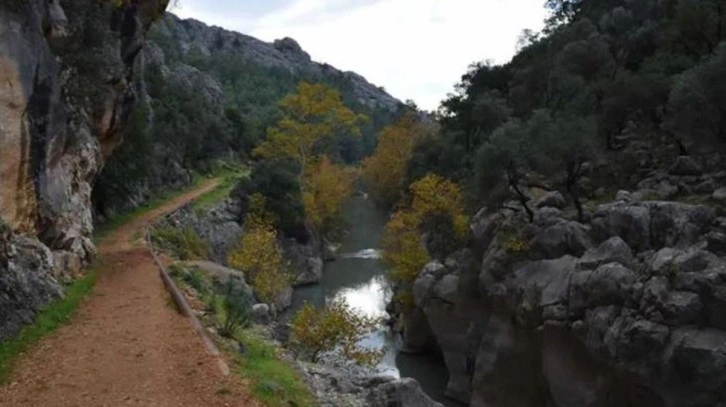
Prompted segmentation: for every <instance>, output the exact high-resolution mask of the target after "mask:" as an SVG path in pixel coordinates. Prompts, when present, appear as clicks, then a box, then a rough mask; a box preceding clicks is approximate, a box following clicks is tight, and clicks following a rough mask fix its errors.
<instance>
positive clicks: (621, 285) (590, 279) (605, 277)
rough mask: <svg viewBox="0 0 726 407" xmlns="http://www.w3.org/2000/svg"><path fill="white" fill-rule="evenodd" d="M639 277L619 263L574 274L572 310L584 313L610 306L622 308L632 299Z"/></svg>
mask: <svg viewBox="0 0 726 407" xmlns="http://www.w3.org/2000/svg"><path fill="white" fill-rule="evenodd" d="M637 281H638V277H637V275H636V274H635V273H634V272H633V271H632V270H630V269H628V268H626V267H624V266H623V265H621V264H618V263H609V264H603V265H602V266H599V267H598V268H597V269H596V270H594V271H589V270H588V271H580V272H575V273H573V274H572V279H571V281H570V290H569V304H570V309H572V310H574V311H584V310H585V309H587V308H595V307H602V306H608V305H617V306H622V305H626V303H627V302H628V301H629V300H630V299H631V298H632V290H633V286H634V285H635V282H637Z"/></svg>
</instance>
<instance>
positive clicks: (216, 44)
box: [158, 13, 401, 112]
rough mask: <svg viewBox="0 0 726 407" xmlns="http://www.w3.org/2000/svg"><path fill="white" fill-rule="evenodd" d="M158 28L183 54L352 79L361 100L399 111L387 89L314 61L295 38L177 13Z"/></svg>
mask: <svg viewBox="0 0 726 407" xmlns="http://www.w3.org/2000/svg"><path fill="white" fill-rule="evenodd" d="M158 31H159V33H160V35H161V36H163V37H166V38H169V39H170V40H171V41H174V42H175V43H176V44H178V47H179V49H180V50H181V52H182V53H192V52H195V53H199V54H201V55H205V56H210V55H212V54H214V53H225V52H229V53H233V54H235V55H238V56H241V57H243V59H244V60H245V61H248V62H249V63H252V64H257V65H261V66H265V67H269V68H279V69H284V70H286V71H289V72H291V73H294V74H297V75H299V76H300V77H311V78H315V77H317V78H319V79H326V78H328V79H329V78H335V79H342V80H343V81H345V82H348V83H349V84H350V86H351V88H352V89H353V92H354V95H355V98H356V100H357V102H358V103H360V104H362V105H365V106H368V107H370V108H383V109H386V110H388V111H391V112H395V111H397V110H398V109H399V107H400V106H401V102H400V101H399V100H398V99H396V98H394V97H392V96H391V95H389V94H388V93H387V92H386V91H385V90H383V89H382V88H379V87H377V86H374V85H372V84H371V83H369V82H368V81H367V80H366V79H365V78H364V77H362V76H360V75H358V74H356V73H354V72H342V71H339V70H338V69H336V68H334V67H332V66H330V65H328V64H321V63H317V62H314V61H313V60H312V59H311V58H310V55H309V54H308V53H307V52H305V51H303V49H302V47H300V44H298V43H297V41H295V40H294V39H292V38H287V37H286V38H283V39H278V40H275V41H274V42H273V43H272V44H270V43H266V42H264V41H260V40H258V39H256V38H253V37H250V36H248V35H244V34H240V33H236V32H232V31H227V30H224V29H222V28H219V27H209V26H207V25H206V24H204V23H202V22H200V21H196V20H191V19H189V20H181V19H179V18H178V17H176V16H175V15H173V14H170V13H167V15H166V16H165V17H164V18H163V19H162V20H161V22H160V24H159V27H158Z"/></svg>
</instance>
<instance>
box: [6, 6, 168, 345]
mask: <svg viewBox="0 0 726 407" xmlns="http://www.w3.org/2000/svg"><path fill="white" fill-rule="evenodd" d="M115 3H117V2H111V1H100V2H88V1H81V0H67V1H62V2H61V1H59V0H50V1H45V0H44V1H40V0H29V1H10V2H3V4H2V5H0V224H5V225H7V229H6V231H5V232H3V234H2V236H0V242H1V243H2V244H0V249H2V250H0V259H2V261H0V268H4V269H7V274H6V271H5V270H0V275H2V279H3V281H2V283H3V284H0V309H2V315H1V316H2V318H0V339H2V338H3V337H6V336H8V335H10V334H12V333H13V332H15V331H16V330H17V328H18V326H19V323H18V322H28V321H29V320H30V319H31V317H32V315H33V313H34V312H35V311H36V310H37V309H38V308H39V307H40V306H42V305H44V304H45V303H46V302H47V301H48V300H49V299H51V298H53V297H54V296H56V295H58V294H59V292H60V289H59V288H58V286H57V283H56V281H57V280H64V279H65V278H67V277H68V276H69V275H70V274H73V273H77V272H79V271H80V269H81V267H82V265H83V264H85V263H87V262H88V261H89V260H90V259H91V257H93V254H94V250H95V249H94V246H93V243H92V242H91V240H90V237H91V232H92V228H93V224H92V216H91V204H90V196H91V187H92V184H93V180H94V177H95V175H96V174H97V173H98V171H99V170H100V168H101V167H102V166H103V163H104V160H105V158H106V157H108V155H109V154H111V152H112V151H113V150H114V148H115V147H116V146H117V145H118V143H119V142H120V137H119V135H120V132H121V129H122V128H123V126H124V124H125V121H126V119H127V117H128V113H129V112H130V109H131V108H132V106H133V103H134V100H135V94H134V91H133V88H132V87H131V86H130V84H131V83H132V80H133V75H134V60H135V58H136V56H137V55H138V54H139V52H140V50H141V46H142V44H143V36H144V33H145V31H146V29H147V28H148V27H149V25H150V24H151V22H152V21H154V19H156V18H158V17H159V16H161V14H162V13H163V11H164V9H165V8H166V6H167V3H168V1H167V0H153V1H144V2H138V4H137V2H135V1H134V2H122V3H121V4H120V5H118V4H116V5H115ZM3 227H5V226H3Z"/></svg>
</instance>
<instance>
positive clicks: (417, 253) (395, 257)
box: [383, 174, 468, 306]
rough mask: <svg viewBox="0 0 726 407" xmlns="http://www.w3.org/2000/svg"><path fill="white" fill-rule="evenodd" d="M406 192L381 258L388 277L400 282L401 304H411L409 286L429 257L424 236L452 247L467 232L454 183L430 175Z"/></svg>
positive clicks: (388, 230) (387, 231)
mask: <svg viewBox="0 0 726 407" xmlns="http://www.w3.org/2000/svg"><path fill="white" fill-rule="evenodd" d="M409 191H410V194H411V200H410V203H409V204H408V205H406V206H404V207H402V208H401V209H400V210H398V211H397V212H396V213H394V215H393V217H392V218H391V220H390V221H389V222H388V223H387V224H386V228H385V233H384V236H383V250H384V252H383V259H384V261H385V262H386V263H388V264H389V265H390V266H391V274H390V277H391V279H392V280H393V281H394V282H396V283H398V284H399V285H400V290H399V298H398V299H399V300H400V302H402V303H403V305H404V306H407V305H410V285H411V284H412V283H413V281H414V280H415V279H416V277H417V276H418V274H419V272H420V271H421V269H422V268H423V267H424V266H425V265H426V263H428V262H429V260H430V259H431V254H430V253H429V250H428V249H427V244H426V243H425V242H424V238H423V236H424V235H427V236H428V241H436V240H439V241H441V240H443V241H446V242H447V246H449V247H455V246H456V245H458V244H461V243H463V241H464V239H465V238H466V236H467V233H468V219H467V216H466V214H465V212H464V203H463V202H464V201H463V197H462V194H461V190H460V189H459V187H458V186H457V185H456V184H455V183H453V182H451V181H449V180H447V179H444V178H442V177H440V176H438V175H434V174H429V175H427V176H426V177H424V178H422V179H420V180H418V181H416V182H415V183H413V184H412V185H411V187H410V188H409ZM441 223H444V224H445V226H446V227H441Z"/></svg>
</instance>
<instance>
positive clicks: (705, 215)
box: [649, 202, 716, 249]
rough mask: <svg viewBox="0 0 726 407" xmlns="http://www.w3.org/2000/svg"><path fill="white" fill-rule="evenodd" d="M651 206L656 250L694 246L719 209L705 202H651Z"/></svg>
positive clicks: (651, 233)
mask: <svg viewBox="0 0 726 407" xmlns="http://www.w3.org/2000/svg"><path fill="white" fill-rule="evenodd" d="M649 209H650V222H651V223H650V236H651V245H652V247H653V248H654V249H657V248H661V247H687V246H691V245H693V244H695V243H697V242H698V241H699V240H701V238H702V236H703V235H704V233H705V232H706V231H707V230H708V229H709V228H710V227H711V225H712V223H713V222H714V220H715V219H716V210H715V209H714V208H712V207H708V206H704V205H688V204H683V203H679V202H652V203H650V204H649Z"/></svg>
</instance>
